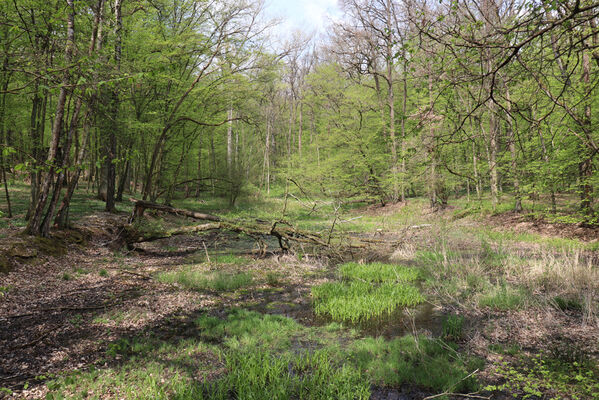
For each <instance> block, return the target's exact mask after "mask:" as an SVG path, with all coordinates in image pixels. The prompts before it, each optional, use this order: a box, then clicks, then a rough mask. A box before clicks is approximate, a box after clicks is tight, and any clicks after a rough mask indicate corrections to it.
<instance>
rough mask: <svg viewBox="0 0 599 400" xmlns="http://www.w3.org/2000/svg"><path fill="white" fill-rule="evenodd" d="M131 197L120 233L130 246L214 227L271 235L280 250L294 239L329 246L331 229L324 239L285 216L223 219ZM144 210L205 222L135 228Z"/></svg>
mask: <svg viewBox="0 0 599 400" xmlns="http://www.w3.org/2000/svg"><path fill="white" fill-rule="evenodd" d="M130 201H132V202H133V203H134V204H135V206H134V208H133V213H132V215H131V217H130V218H129V221H128V222H129V223H128V225H126V226H125V227H124V229H123V232H122V234H121V236H122V238H123V239H124V241H125V242H126V244H127V246H128V247H130V248H131V247H132V245H133V244H135V243H142V242H150V241H154V240H158V239H164V238H168V237H172V236H176V235H191V234H195V233H199V232H208V231H214V230H221V231H230V232H236V233H242V234H246V235H248V236H250V237H255V238H259V237H265V236H272V237H275V238H277V240H278V242H279V246H280V247H281V249H282V250H283V251H288V250H289V249H290V247H291V243H293V242H295V243H301V244H306V245H314V246H319V247H331V246H332V244H331V243H332V241H331V236H332V235H331V232H329V235H328V237H327V238H326V239H325V238H324V237H323V236H322V235H320V234H318V233H315V232H310V231H306V230H301V229H297V228H295V227H293V226H292V225H291V224H290V223H289V222H287V221H284V220H275V221H265V220H260V219H254V220H239V219H238V220H232V219H225V218H223V217H220V216H217V215H212V214H205V213H200V212H196V211H190V210H184V209H179V208H174V207H170V206H166V205H161V204H155V203H151V202H147V201H142V200H136V199H130ZM146 210H155V211H159V212H164V213H168V214H172V215H178V216H183V217H188V218H192V219H195V220H200V221H207V222H204V223H202V224H198V225H191V226H183V227H176V228H172V229H165V230H163V231H158V232H156V231H153V232H143V231H140V230H139V229H138V227H137V226H136V224H135V222H136V221H139V220H140V218H142V217H143V215H144V212H145V211H146ZM351 247H361V246H360V245H359V244H353V245H351Z"/></svg>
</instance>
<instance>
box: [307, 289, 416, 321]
mask: <svg viewBox="0 0 599 400" xmlns="http://www.w3.org/2000/svg"><path fill="white" fill-rule="evenodd" d="M312 297H313V299H314V303H315V307H314V309H315V312H316V313H317V314H320V315H322V314H328V315H330V316H331V317H332V318H333V319H335V320H339V321H351V322H353V323H356V322H359V321H364V320H367V319H370V318H376V317H380V316H383V315H385V314H386V315H388V314H391V313H392V312H393V311H394V310H395V309H397V308H398V307H410V306H414V305H416V304H419V303H421V302H423V301H424V296H422V294H420V291H419V290H418V288H416V287H414V286H409V285H401V284H391V283H384V284H382V285H380V286H378V287H377V286H373V285H372V284H370V283H368V282H361V281H355V282H351V283H349V284H345V283H339V282H329V283H324V284H322V285H320V286H315V287H313V288H312Z"/></svg>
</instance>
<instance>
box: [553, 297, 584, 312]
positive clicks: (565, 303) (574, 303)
mask: <svg viewBox="0 0 599 400" xmlns="http://www.w3.org/2000/svg"><path fill="white" fill-rule="evenodd" d="M553 303H554V304H555V306H556V307H557V308H558V309H560V310H562V311H567V310H571V311H582V304H581V303H580V301H578V300H576V299H571V298H564V297H562V296H555V297H554V298H553Z"/></svg>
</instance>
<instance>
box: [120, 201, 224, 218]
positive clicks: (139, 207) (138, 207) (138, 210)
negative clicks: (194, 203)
mask: <svg viewBox="0 0 599 400" xmlns="http://www.w3.org/2000/svg"><path fill="white" fill-rule="evenodd" d="M129 201H131V202H133V203H134V204H135V206H134V207H133V215H131V218H130V219H129V223H132V222H134V221H135V220H136V219H138V218H141V217H143V215H144V211H145V210H146V209H149V210H157V211H163V212H166V213H169V214H175V215H181V216H184V217H189V218H194V219H201V220H206V221H214V222H219V221H221V218H220V217H218V216H216V215H211V214H204V213H200V212H195V211H189V210H184V209H181V208H174V207H171V206H166V205H163V204H156V203H150V202H148V201H143V200H136V199H129Z"/></svg>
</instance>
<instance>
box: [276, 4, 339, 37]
mask: <svg viewBox="0 0 599 400" xmlns="http://www.w3.org/2000/svg"><path fill="white" fill-rule="evenodd" d="M265 11H266V15H267V16H268V17H270V18H278V19H280V20H281V25H280V26H278V27H277V28H276V30H275V32H276V33H277V34H279V35H281V36H282V37H286V36H287V37H288V36H289V35H291V33H292V32H293V31H295V30H301V31H304V32H305V33H318V32H322V31H323V30H324V28H325V27H326V25H327V23H328V21H330V20H331V19H333V20H334V19H336V18H339V16H340V15H341V11H340V9H339V7H338V6H337V0H266V9H265Z"/></svg>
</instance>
